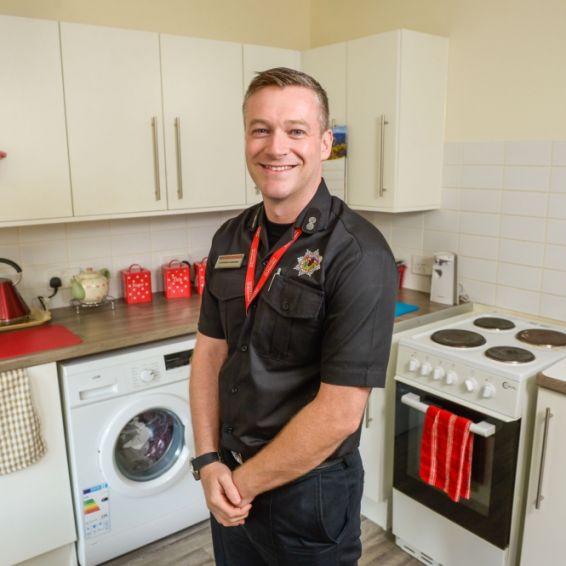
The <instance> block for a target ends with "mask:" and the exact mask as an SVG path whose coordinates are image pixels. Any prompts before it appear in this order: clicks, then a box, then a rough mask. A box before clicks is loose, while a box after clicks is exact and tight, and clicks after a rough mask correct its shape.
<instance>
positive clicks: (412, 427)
mask: <svg viewBox="0 0 566 566" xmlns="http://www.w3.org/2000/svg"><path fill="white" fill-rule="evenodd" d="M407 393H413V394H414V395H417V396H418V397H419V398H420V401H421V403H425V404H426V405H436V406H438V407H441V408H443V409H446V410H447V411H451V412H452V413H455V414H457V415H459V416H462V417H466V418H468V419H470V420H472V421H473V422H474V423H479V422H484V423H490V424H492V425H494V427H495V432H494V433H493V434H491V435H490V436H487V437H482V436H480V435H479V434H475V435H474V445H473V457H472V478H471V495H470V499H468V500H465V499H460V501H459V502H458V503H455V502H454V501H452V500H451V499H450V498H449V497H448V495H446V494H445V493H444V492H443V491H442V490H440V489H437V488H435V487H433V486H430V485H428V484H426V483H425V482H423V481H422V480H421V479H420V477H419V464H420V447H421V437H422V432H423V428H424V421H425V413H423V412H421V411H420V410H418V409H416V408H413V407H411V406H408V405H406V404H405V403H403V402H402V401H401V398H402V397H403V395H406V394H407ZM409 397H410V396H409ZM519 430H520V419H518V420H514V421H511V422H505V421H502V420H499V419H495V418H493V417H490V416H487V415H485V414H482V413H479V412H476V411H472V410H470V409H468V408H466V407H463V406H462V405H459V404H456V403H453V402H451V401H448V400H447V399H443V398H441V397H438V396H436V395H433V394H430V393H428V392H425V391H423V390H421V389H418V388H416V387H412V386H410V385H407V384H405V383H402V382H399V381H396V402H395V458H394V480H393V485H394V487H395V488H396V489H398V490H399V491H401V492H403V493H404V494H406V495H407V496H409V497H411V498H412V499H414V500H416V501H418V502H419V503H421V504H422V505H425V506H426V507H429V508H430V509H432V510H434V511H436V512H437V513H439V514H440V515H443V516H444V517H446V518H447V519H449V520H450V521H452V522H454V523H457V524H458V525H460V526H462V527H463V528H465V529H467V530H469V531H471V532H472V533H475V534H476V535H478V536H479V537H481V538H482V539H484V540H487V541H489V542H490V543H492V544H494V545H495V546H497V547H499V548H501V549H505V548H506V547H507V546H508V545H509V534H510V528H511V510H512V505H513V490H514V484H515V471H516V466H517V449H518V446H519Z"/></svg>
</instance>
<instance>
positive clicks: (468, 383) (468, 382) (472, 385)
mask: <svg viewBox="0 0 566 566" xmlns="http://www.w3.org/2000/svg"><path fill="white" fill-rule="evenodd" d="M464 386H465V387H466V391H467V392H468V393H472V391H475V390H476V389H477V387H478V382H477V381H476V380H475V379H473V378H471V377H469V378H468V379H465V380H464Z"/></svg>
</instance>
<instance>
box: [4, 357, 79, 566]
mask: <svg viewBox="0 0 566 566" xmlns="http://www.w3.org/2000/svg"><path fill="white" fill-rule="evenodd" d="M28 376H29V383H30V389H31V398H32V403H33V406H34V408H35V410H36V413H37V416H38V418H39V422H40V426H41V437H42V438H43V440H44V441H45V445H46V448H47V450H46V452H45V454H44V455H43V456H42V457H41V458H40V459H39V460H38V461H37V462H36V463H35V464H33V465H31V466H28V467H27V468H24V469H22V470H19V471H17V472H13V473H11V474H6V475H4V476H2V477H1V478H0V482H1V484H2V488H1V490H2V491H1V493H2V512H1V513H0V532H1V533H2V554H1V557H0V564H3V565H5V564H16V563H19V562H21V561H23V560H28V559H30V558H32V557H35V556H38V555H41V554H44V553H46V552H49V551H51V550H54V549H56V548H60V547H62V546H63V545H66V544H70V543H72V542H73V541H74V540H76V535H75V520H74V514H73V503H72V496H71V484H70V480H69V471H68V463H67V450H66V446H65V433H64V430H63V415H62V412H61V401H60V398H59V385H58V383H57V366H56V365H55V364H54V363H50V364H43V365H40V366H33V367H31V368H29V369H28Z"/></svg>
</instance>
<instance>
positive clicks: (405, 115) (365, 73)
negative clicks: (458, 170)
mask: <svg viewBox="0 0 566 566" xmlns="http://www.w3.org/2000/svg"><path fill="white" fill-rule="evenodd" d="M347 52H348V53H347V79H346V88H347V93H348V96H347V122H348V172H347V193H346V194H347V197H346V198H347V202H348V204H350V206H352V208H355V209H359V210H374V211H382V212H407V211H415V210H427V209H434V208H439V207H440V204H441V172H442V151H443V149H442V148H443V138H444V109H445V99H446V73H447V56H448V40H447V39H446V38H442V37H438V36H432V35H428V34H424V33H419V32H413V31H409V30H397V31H392V32H387V33H382V34H378V35H372V36H368V37H363V38H360V39H356V40H353V41H349V42H347Z"/></svg>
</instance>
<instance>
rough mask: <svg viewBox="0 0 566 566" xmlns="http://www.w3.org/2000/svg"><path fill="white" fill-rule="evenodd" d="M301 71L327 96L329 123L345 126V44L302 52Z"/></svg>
mask: <svg viewBox="0 0 566 566" xmlns="http://www.w3.org/2000/svg"><path fill="white" fill-rule="evenodd" d="M302 69H303V71H304V72H305V73H307V74H309V75H311V76H312V77H313V78H315V79H316V80H317V81H318V82H319V83H320V84H321V85H322V87H323V88H324V90H325V91H326V94H328V101H329V105H330V121H331V123H332V124H333V125H334V124H337V125H344V124H346V44H345V43H333V44H331V45H324V46H323V47H315V48H314V49H307V51H303V52H302Z"/></svg>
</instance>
